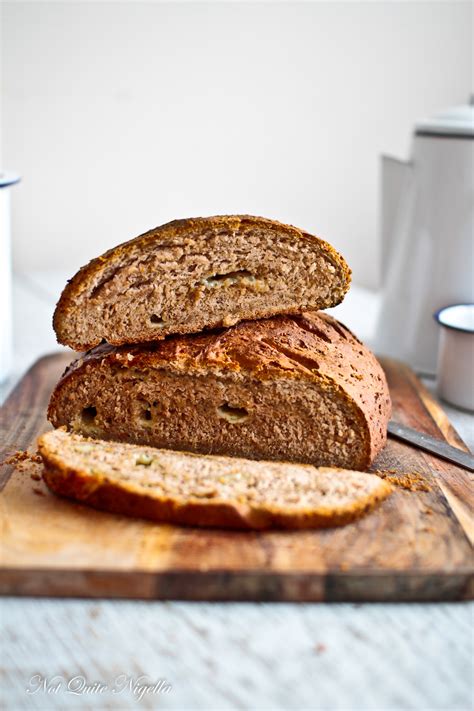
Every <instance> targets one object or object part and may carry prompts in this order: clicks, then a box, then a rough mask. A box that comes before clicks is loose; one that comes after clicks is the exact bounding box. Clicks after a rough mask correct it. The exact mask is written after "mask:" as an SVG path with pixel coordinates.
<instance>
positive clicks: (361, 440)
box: [48, 312, 391, 470]
mask: <svg viewBox="0 0 474 711" xmlns="http://www.w3.org/2000/svg"><path fill="white" fill-rule="evenodd" d="M390 410H391V403H390V396H389V391H388V386H387V382H386V379H385V375H384V372H383V370H382V368H381V366H380V365H379V363H378V362H377V360H376V358H375V357H374V355H373V354H372V353H371V352H370V351H369V350H368V349H367V348H366V347H365V346H364V345H363V344H362V343H361V342H360V341H359V340H358V339H357V338H356V337H355V336H354V335H353V334H352V333H351V332H350V331H349V329H347V328H346V327H345V326H344V325H343V324H341V323H339V322H338V321H336V320H335V319H333V318H331V317H330V316H328V315H326V314H324V313H322V312H305V313H303V314H300V315H298V316H275V317H272V318H269V319H265V320H260V321H247V322H243V323H240V324H238V325H236V326H234V327H231V328H229V329H227V330H224V331H217V332H206V333H202V334H198V335H193V336H176V337H172V338H168V339H166V340H165V341H161V342H159V343H154V344H149V345H148V346H123V347H121V348H117V347H113V346H109V345H104V346H99V347H97V348H95V349H93V350H92V351H90V352H89V353H87V354H85V355H83V356H81V357H80V358H79V359H78V360H77V361H76V362H75V363H73V364H72V365H71V366H70V368H68V369H67V370H66V372H65V374H64V376H63V377H62V379H61V381H60V382H59V384H58V386H57V387H56V389H55V391H54V393H53V395H52V397H51V401H50V406H49V411H48V416H49V419H50V421H51V422H52V424H53V425H54V426H55V427H61V426H66V427H67V428H68V429H70V430H72V431H75V432H77V433H79V434H83V435H87V436H92V437H98V438H102V439H111V440H115V441H125V442H132V443H135V444H145V445H151V446H155V447H162V448H169V449H175V450H187V451H193V452H198V453H203V454H207V453H211V454H225V455H230V456H240V457H245V458H251V459H266V460H285V461H298V462H307V463H311V464H315V465H317V466H338V467H343V468H348V469H359V470H365V469H367V468H368V467H369V466H370V464H371V462H372V461H373V459H374V458H375V456H376V455H377V453H378V452H379V451H380V450H381V449H382V447H383V446H384V445H385V442H386V434H387V422H388V419H389V416H390Z"/></svg>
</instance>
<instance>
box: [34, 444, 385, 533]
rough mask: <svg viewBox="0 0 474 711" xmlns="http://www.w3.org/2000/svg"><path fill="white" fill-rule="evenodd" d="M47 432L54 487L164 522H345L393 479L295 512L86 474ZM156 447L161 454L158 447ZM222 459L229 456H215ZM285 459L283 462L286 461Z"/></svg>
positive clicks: (44, 447)
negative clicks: (343, 501) (348, 499)
mask: <svg viewBox="0 0 474 711" xmlns="http://www.w3.org/2000/svg"><path fill="white" fill-rule="evenodd" d="M48 434H51V433H47V434H46V435H43V436H42V437H40V438H39V440H38V450H39V453H40V455H41V457H42V459H43V463H44V467H45V468H44V472H43V478H44V481H45V483H46V484H47V486H48V487H49V488H50V489H51V491H53V492H54V493H55V494H58V495H60V496H64V497H66V498H70V499H74V500H76V501H79V502H80V503H84V504H86V505H88V506H92V507H93V508H96V509H99V510H105V511H109V512H112V513H118V514H123V515H126V516H133V517H139V518H146V519H149V520H152V521H157V522H162V523H175V524H181V525H185V526H201V527H218V528H230V529H247V530H262V529H272V528H277V529H310V528H312V529H317V528H327V527H332V526H342V525H345V524H347V523H350V522H352V521H354V520H356V519H358V518H360V517H361V516H363V515H364V514H366V513H367V512H369V511H370V510H372V509H373V508H374V507H375V506H376V505H377V504H378V503H379V502H381V501H383V500H384V499H386V498H387V497H388V496H389V494H390V493H391V491H392V487H391V486H390V484H389V483H388V482H386V481H385V480H383V479H380V480H379V482H378V486H377V488H376V489H374V490H373V491H372V492H370V493H369V494H365V495H363V496H361V495H359V496H358V498H357V499H356V500H354V501H353V502H352V503H351V504H350V505H346V506H340V507H337V506H328V507H313V508H311V507H309V508H305V509H300V510H298V511H291V509H290V508H289V507H285V506H284V505H282V506H275V505H271V504H268V505H265V504H250V503H248V502H247V503H240V502H238V501H235V502H230V501H225V500H222V499H221V500H219V499H215V500H205V501H203V500H199V499H196V498H193V497H188V498H184V497H183V498H178V497H171V496H159V495H157V494H156V493H155V494H146V493H144V492H143V489H140V487H138V486H134V485H133V484H130V483H128V482H123V481H120V480H119V479H115V480H112V479H111V478H107V477H106V476H104V475H103V474H101V473H100V472H96V471H95V472H94V473H88V472H86V471H84V470H81V469H80V468H78V467H71V466H68V465H67V464H66V463H65V460H64V457H62V456H61V453H58V452H57V451H55V450H54V448H52V447H50V446H49V441H48ZM91 441H92V442H93V440H91ZM137 449H139V448H138V447H137ZM155 451H156V453H157V455H159V450H155ZM178 456H179V455H178ZM186 456H192V457H194V458H195V460H196V463H197V464H199V460H200V459H201V458H202V457H201V456H200V455H189V454H188V453H186ZM205 458H209V457H205ZM211 458H212V457H211ZM223 459H227V458H225V457H217V458H216V460H223ZM236 461H237V462H238V461H239V460H233V463H235V462H236ZM281 464H282V466H284V463H281ZM293 466H294V465H293ZM322 471H325V472H327V471H329V470H328V469H324V470H322ZM343 472H344V470H340V469H335V468H334V469H332V470H331V473H334V476H338V475H340V476H343ZM367 476H369V475H367ZM374 476H375V475H374Z"/></svg>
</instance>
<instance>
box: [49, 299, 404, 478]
mask: <svg viewBox="0 0 474 711" xmlns="http://www.w3.org/2000/svg"><path fill="white" fill-rule="evenodd" d="M108 364H116V365H118V366H120V367H123V368H134V369H138V370H142V369H146V368H156V369H167V370H170V371H173V372H175V373H186V374H191V375H193V374H195V375H199V374H206V373H219V374H225V373H239V372H243V373H246V374H248V375H250V377H251V378H253V379H257V380H278V379H280V380H281V379H285V380H303V381H308V382H316V383H318V384H319V386H320V387H322V388H324V389H328V390H330V391H331V392H334V393H337V395H338V396H340V397H341V398H342V399H343V400H345V401H346V402H348V403H350V404H351V406H352V407H353V409H354V411H355V412H356V413H357V415H358V418H359V422H360V425H361V430H362V433H363V434H362V438H363V440H364V445H365V454H364V460H363V461H361V462H358V463H357V465H356V468H357V467H360V468H368V467H369V466H370V464H371V462H372V461H373V459H374V458H375V456H376V455H377V453H378V452H379V451H380V450H381V449H382V448H383V446H384V445H385V442H386V434H387V424H388V420H389V418H390V413H391V402H390V395H389V390H388V386H387V382H386V379H385V375H384V372H383V370H382V368H381V366H380V364H379V363H378V361H377V360H376V358H375V356H374V355H373V354H372V353H371V351H370V350H369V349H368V348H366V347H365V346H364V345H363V344H362V343H361V342H360V341H359V339H358V338H357V337H356V336H354V334H353V333H352V332H351V331H350V330H349V329H348V328H347V327H345V326H344V325H343V324H341V323H339V322H338V321H336V319H334V318H332V317H331V316H329V315H328V314H325V313H322V312H305V313H303V314H301V315H298V316H288V315H285V316H275V317H272V318H269V319H264V320H260V321H247V322H242V323H240V324H238V325H236V326H234V327H231V328H229V329H226V330H224V331H221V332H217V333H216V332H207V333H203V334H197V335H191V336H175V337H172V338H168V339H166V340H165V341H161V342H157V343H154V344H149V345H148V346H146V347H145V346H138V345H136V346H127V347H120V348H117V347H114V346H109V345H103V346H99V347H97V348H94V349H93V350H92V351H89V352H88V353H86V354H85V355H83V356H81V357H80V358H79V359H77V360H76V361H75V362H73V363H72V364H71V365H70V366H69V367H68V368H67V369H66V371H65V373H64V374H63V376H62V378H61V379H60V381H59V383H58V385H57V387H56V389H55V391H54V392H53V394H52V397H51V400H50V404H49V409H48V418H49V420H50V421H51V422H52V424H53V425H54V426H56V427H57V426H61V425H63V424H64V421H63V420H62V418H61V397H62V393H63V392H64V389H66V390H68V389H69V390H72V389H74V387H75V385H74V384H75V382H76V381H77V379H79V378H81V377H83V376H84V377H87V372H88V369H89V368H97V367H99V368H100V367H104V366H107V365H108Z"/></svg>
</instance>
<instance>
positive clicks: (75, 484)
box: [38, 430, 391, 529]
mask: <svg viewBox="0 0 474 711" xmlns="http://www.w3.org/2000/svg"><path fill="white" fill-rule="evenodd" d="M38 446H39V451H40V454H41V456H42V459H43V462H44V467H45V470H44V480H45V482H46V484H47V485H48V486H49V487H50V488H51V489H52V490H53V491H54V492H55V493H57V494H60V495H63V496H67V497H70V498H73V499H76V500H78V501H82V502H84V503H86V504H89V505H92V506H94V507H96V508H99V509H105V510H109V511H114V512H117V513H123V514H128V515H134V516H141V517H145V518H149V519H153V520H156V521H168V522H174V523H181V524H189V525H197V526H219V527H224V528H226V527H230V528H256V529H263V528H273V527H275V528H320V527H326V526H333V525H341V524H344V523H348V522H350V521H352V520H354V519H356V518H358V517H359V516H362V515H363V514H364V513H366V512H367V511H369V510H370V509H372V508H373V507H374V506H375V505H376V504H377V503H378V502H380V501H382V500H383V499H385V498H386V497H387V496H388V495H389V494H390V492H391V486H390V484H389V483H388V482H386V481H384V480H382V479H381V478H380V477H378V476H374V475H372V474H366V473H363V472H354V471H345V470H340V469H339V470H338V469H330V468H319V469H317V468H315V467H312V466H309V465H302V464H291V463H282V462H263V461H260V462H256V461H251V460H245V459H236V458H229V457H218V456H202V455H195V454H191V453H187V452H173V451H170V450H158V449H154V448H151V447H141V446H136V445H130V444H119V443H110V442H105V441H102V440H94V439H87V438H84V437H82V436H80V435H76V434H71V433H68V432H66V431H65V430H55V431H52V432H49V433H47V434H45V435H43V436H42V437H41V438H40V439H39V442H38Z"/></svg>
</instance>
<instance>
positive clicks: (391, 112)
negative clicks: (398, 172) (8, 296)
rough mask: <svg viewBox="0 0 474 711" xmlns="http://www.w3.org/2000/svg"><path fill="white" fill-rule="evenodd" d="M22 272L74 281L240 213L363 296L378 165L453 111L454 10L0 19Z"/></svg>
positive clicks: (99, 9)
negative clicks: (349, 274)
mask: <svg viewBox="0 0 474 711" xmlns="http://www.w3.org/2000/svg"><path fill="white" fill-rule="evenodd" d="M2 10H3V18H2V20H3V21H2V35H3V48H2V56H3V62H2V64H3V67H2V68H3V91H2V98H3V102H2V104H3V121H2V124H3V131H2V134H3V136H2V138H3V157H2V164H3V168H7V169H10V170H14V171H17V172H19V173H21V174H22V176H23V181H22V183H21V185H20V186H18V187H17V188H15V189H14V190H12V201H13V237H14V262H15V267H16V269H17V270H19V271H25V270H31V269H58V268H61V269H63V268H65V269H67V270H70V272H71V274H72V273H73V272H74V271H76V269H77V268H78V267H79V266H80V265H81V264H83V263H84V262H86V261H87V260H88V259H89V258H91V257H93V256H96V255H97V254H98V253H100V252H102V251H104V250H105V249H107V248H108V247H110V246H112V245H114V244H116V243H118V242H120V241H123V240H125V239H129V238H130V237H133V236H135V235H137V234H139V233H140V232H142V231H144V230H146V229H148V228H150V227H153V226H155V225H157V224H160V223H162V222H165V221H168V220H170V219H173V218H176V217H186V216H192V215H206V214H220V213H234V212H248V213H252V214H262V215H265V216H268V217H273V218H276V219H280V220H282V221H285V222H290V223H293V224H296V225H298V226H301V227H304V228H306V229H308V230H310V231H313V232H315V233H317V234H320V235H321V236H323V237H326V238H327V239H329V241H331V242H332V243H333V244H334V245H335V246H336V247H337V248H339V249H340V250H341V251H342V253H343V254H344V256H345V257H346V258H347V260H348V262H349V263H350V265H351V266H352V267H353V269H354V273H355V274H354V281H355V282H356V283H359V284H362V285H365V286H369V287H375V286H377V283H378V263H379V257H378V255H379V249H378V239H377V213H378V169H379V155H380V153H381V152H388V153H392V154H395V155H399V156H400V157H403V158H406V157H408V155H409V150H410V134H411V130H412V126H413V123H414V121H415V120H416V119H417V118H420V117H422V116H424V115H426V114H431V113H432V112H433V111H437V110H440V109H442V108H445V107H448V106H450V105H453V104H458V103H463V102H465V101H466V100H467V98H468V95H469V92H470V89H471V68H470V54H471V49H472V25H471V6H470V4H469V3H467V2H456V1H454V2H420V3H418V2H400V3H398V2H347V3H343V2H331V3H329V2H319V3H318V2H313V3H311V2H305V3H299V2H288V3H285V2H275V3H272V2H267V3H253V2H248V3H226V2H224V3H217V2H215V3H200V2H193V3H181V2H174V3H158V2H146V3H142V2H118V3H116V2H106V3H95V2H93V3H91V2H82V3H80V2H79V3H77V2H55V3H47V2H32V3H27V2H5V3H3V7H2Z"/></svg>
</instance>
